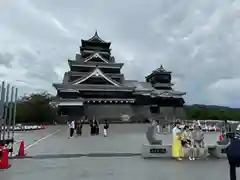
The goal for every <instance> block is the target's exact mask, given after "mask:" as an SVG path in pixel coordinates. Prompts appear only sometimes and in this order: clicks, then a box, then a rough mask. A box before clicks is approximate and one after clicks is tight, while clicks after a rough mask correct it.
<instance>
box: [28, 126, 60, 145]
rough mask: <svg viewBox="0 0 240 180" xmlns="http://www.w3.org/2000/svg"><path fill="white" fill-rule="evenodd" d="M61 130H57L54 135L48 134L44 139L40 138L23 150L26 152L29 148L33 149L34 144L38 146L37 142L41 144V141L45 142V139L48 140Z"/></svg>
mask: <svg viewBox="0 0 240 180" xmlns="http://www.w3.org/2000/svg"><path fill="white" fill-rule="evenodd" d="M60 130H61V129H58V130H57V131H55V132H54V133H51V134H49V135H47V136H45V137H43V138H41V139H39V140H37V141H36V142H34V143H32V144H30V145H28V146H27V147H26V148H25V150H28V149H29V148H31V147H33V146H35V145H36V144H38V143H39V142H41V141H43V140H45V139H47V138H49V137H51V136H53V135H54V134H57V133H58V131H60Z"/></svg>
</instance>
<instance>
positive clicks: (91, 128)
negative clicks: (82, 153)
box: [89, 122, 96, 136]
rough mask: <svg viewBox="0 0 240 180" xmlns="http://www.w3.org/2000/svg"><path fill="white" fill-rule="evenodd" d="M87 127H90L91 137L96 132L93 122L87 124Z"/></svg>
mask: <svg viewBox="0 0 240 180" xmlns="http://www.w3.org/2000/svg"><path fill="white" fill-rule="evenodd" d="M89 125H90V133H91V135H92V136H93V135H94V134H95V132H96V130H95V126H94V123H93V122H89Z"/></svg>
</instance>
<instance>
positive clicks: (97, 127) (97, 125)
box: [94, 120, 99, 135]
mask: <svg viewBox="0 0 240 180" xmlns="http://www.w3.org/2000/svg"><path fill="white" fill-rule="evenodd" d="M94 126H95V135H98V134H99V124H98V122H97V120H94Z"/></svg>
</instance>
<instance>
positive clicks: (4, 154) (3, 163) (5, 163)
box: [0, 147, 10, 169]
mask: <svg viewBox="0 0 240 180" xmlns="http://www.w3.org/2000/svg"><path fill="white" fill-rule="evenodd" d="M9 167H10V166H9V163H8V148H7V147H4V148H3V152H2V160H1V166H0V169H7V168H9Z"/></svg>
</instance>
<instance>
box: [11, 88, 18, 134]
mask: <svg viewBox="0 0 240 180" xmlns="http://www.w3.org/2000/svg"><path fill="white" fill-rule="evenodd" d="M17 98H18V88H16V89H15V98H14V109H13V127H15V124H16V114H17ZM14 132H15V129H14V128H13V131H12V138H14Z"/></svg>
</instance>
